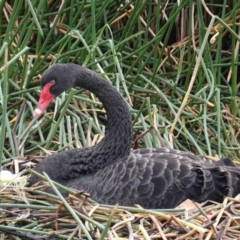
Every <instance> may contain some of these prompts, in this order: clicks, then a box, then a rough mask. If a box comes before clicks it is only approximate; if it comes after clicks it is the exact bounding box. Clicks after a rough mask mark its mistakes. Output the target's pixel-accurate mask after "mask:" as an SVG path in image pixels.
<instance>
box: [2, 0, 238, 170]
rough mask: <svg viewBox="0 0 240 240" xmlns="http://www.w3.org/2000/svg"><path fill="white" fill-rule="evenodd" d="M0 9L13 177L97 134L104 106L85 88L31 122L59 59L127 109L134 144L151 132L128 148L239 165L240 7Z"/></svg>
mask: <svg viewBox="0 0 240 240" xmlns="http://www.w3.org/2000/svg"><path fill="white" fill-rule="evenodd" d="M0 12H1V15H0V73H1V79H0V130H1V137H0V161H1V160H2V163H3V164H5V166H11V167H12V168H15V170H16V168H18V169H20V170H21V169H23V168H24V167H25V165H24V161H25V160H26V159H29V158H30V159H32V158H34V157H35V156H40V155H41V156H43V155H46V154H48V153H49V151H59V150H63V149H71V148H75V147H86V146H91V145H94V144H96V143H97V142H99V141H100V140H101V138H102V137H103V136H104V132H105V124H106V121H107V119H106V115H105V112H104V109H103V108H102V104H101V103H99V102H98V99H96V98H95V96H93V95H92V94H91V93H89V92H88V91H85V90H83V89H78V90H70V91H68V92H66V93H64V94H62V95H61V96H60V97H58V98H57V99H56V100H55V102H54V103H53V104H52V105H51V107H50V108H49V109H48V110H47V113H46V114H45V115H44V116H43V117H42V118H40V119H34V118H33V117H32V112H33V110H34V108H35V106H36V103H37V100H38V96H39V90H40V88H39V86H40V79H41V73H43V71H44V70H45V69H47V68H48V67H49V66H50V65H51V64H54V63H57V62H58V63H67V62H74V63H77V64H80V65H84V66H87V67H88V68H90V69H92V70H94V71H97V72H99V73H100V74H102V75H103V76H104V77H105V78H106V80H107V81H110V82H112V84H113V85H114V86H115V87H116V88H117V89H118V91H119V92H120V93H121V94H122V95H123V96H124V98H125V99H126V101H127V102H128V103H129V108H130V110H131V113H132V119H133V126H134V138H137V136H139V135H141V134H142V133H144V132H146V131H148V130H149V129H150V131H148V132H147V133H146V134H145V135H144V134H143V136H142V137H141V138H140V140H139V142H138V144H135V147H136V146H137V145H139V147H161V146H166V147H172V148H175V149H180V150H187V151H191V152H193V153H195V154H201V155H204V156H207V157H208V158H210V159H218V158H219V157H222V156H228V157H231V158H232V159H234V160H238V159H239V156H240V137H239V134H240V118H239V117H240V110H239V92H238V89H239V80H238V78H239V75H238V73H239V64H240V63H239V40H240V37H239V33H240V28H239V27H240V1H238V0H231V1H230V0H221V1H212V0H208V1H204V0H201V1H193V0H175V1H172V0H169V1H160V0H159V1H146V0H145V1H144V0H142V1H140V0H129V1H127V0H126V1H119V0H114V1H113V0H105V1H103V0H93V1H88V0H69V1H53V0H49V1H45V0H44V1H38V0H18V1H14V0H13V1H10V0H9V1H6V0H2V1H0ZM151 126H153V127H151ZM154 129H155V130H154ZM156 130H157V131H159V134H160V136H161V137H160V138H159V136H158V134H156ZM133 147H134V144H133ZM13 160H14V161H13ZM13 163H14V164H13ZM18 169H17V171H18Z"/></svg>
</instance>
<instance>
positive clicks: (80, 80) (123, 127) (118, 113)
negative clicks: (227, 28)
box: [71, 64, 132, 172]
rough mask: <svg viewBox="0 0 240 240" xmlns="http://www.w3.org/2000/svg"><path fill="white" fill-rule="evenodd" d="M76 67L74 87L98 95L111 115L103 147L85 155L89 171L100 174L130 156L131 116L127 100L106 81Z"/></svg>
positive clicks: (86, 150)
mask: <svg viewBox="0 0 240 240" xmlns="http://www.w3.org/2000/svg"><path fill="white" fill-rule="evenodd" d="M72 68H73V70H74V75H75V76H74V77H75V81H74V85H75V86H78V87H81V88H85V89H87V90H89V91H90V92H92V93H94V94H95V95H96V96H97V97H98V98H99V100H100V101H101V102H102V104H103V107H104V108H105V110H106V114H107V120H108V123H107V132H106V135H105V137H104V138H103V140H102V141H101V142H100V143H99V144H97V145H95V146H94V147H91V148H87V149H85V154H84V156H83V160H84V162H85V161H86V163H85V164H86V165H88V166H89V168H90V169H89V171H90V172H91V171H96V169H100V168H102V167H105V166H106V165H109V164H110V163H112V162H115V161H116V160H118V159H120V158H123V157H125V156H127V155H129V153H130V149H131V141H132V120H131V115H130V112H129V109H128V106H127V103H126V102H125V100H124V99H123V98H122V96H121V95H120V94H119V93H118V91H117V90H116V89H115V88H114V87H112V85H111V84H110V83H108V82H107V81H106V80H105V79H104V78H102V77H100V76H99V75H97V74H96V73H94V72H92V71H90V70H88V69H86V68H83V67H81V66H78V65H74V64H71V69H72ZM83 69H84V70H83ZM81 150H83V149H81ZM81 152H82V151H81ZM81 156H82V155H81ZM86 165H85V167H86ZM91 169H92V170H91Z"/></svg>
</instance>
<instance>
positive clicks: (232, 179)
mask: <svg viewBox="0 0 240 240" xmlns="http://www.w3.org/2000/svg"><path fill="white" fill-rule="evenodd" d="M194 172H195V173H196V178H195V181H194V183H193V184H192V185H191V186H190V187H189V188H186V189H185V194H186V196H187V197H188V198H189V199H192V200H194V201H196V202H204V201H206V200H211V201H216V202H222V201H223V199H224V197H227V196H228V197H235V196H236V195H237V194H239V193H240V168H238V167H237V166H236V165H235V164H234V162H233V161H232V160H231V159H229V158H223V159H221V160H219V161H217V162H214V165H212V166H209V165H208V164H206V167H205V165H204V164H202V166H201V167H199V166H196V167H195V169H194Z"/></svg>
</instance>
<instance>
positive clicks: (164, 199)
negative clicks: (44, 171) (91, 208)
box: [71, 149, 240, 208]
mask: <svg viewBox="0 0 240 240" xmlns="http://www.w3.org/2000/svg"><path fill="white" fill-rule="evenodd" d="M239 176H240V170H239V169H238V168H236V167H235V166H234V164H233V163H232V161H231V160H229V159H224V160H221V161H218V162H217V163H216V164H215V163H210V162H205V161H204V160H203V159H202V158H201V157H198V156H195V155H193V154H191V153H187V152H180V151H176V150H169V149H139V150H135V151H133V152H132V153H131V154H130V155H129V156H128V157H126V158H124V159H122V160H121V161H118V162H116V163H114V164H112V165H110V166H108V167H106V168H104V169H102V170H100V171H99V172H97V173H96V174H94V175H90V176H85V177H84V178H81V180H80V179H76V180H75V181H72V182H71V187H75V188H78V189H80V188H81V189H82V188H84V189H85V190H87V191H88V192H90V193H91V195H92V197H93V199H95V200H96V201H98V202H99V203H105V204H116V203H119V204H121V205H133V204H140V205H142V206H143V207H147V208H170V207H176V206H177V205H179V204H180V203H181V202H182V201H184V200H185V199H187V198H190V199H192V200H195V201H197V202H203V201H205V200H208V199H209V200H214V201H220V202H221V201H222V200H223V198H224V196H233V195H234V194H236V193H238V192H239V190H240V189H238V188H237V185H239V184H238V183H239ZM80 182H81V183H80ZM80 185H81V186H80Z"/></svg>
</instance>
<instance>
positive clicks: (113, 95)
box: [30, 64, 240, 208]
mask: <svg viewBox="0 0 240 240" xmlns="http://www.w3.org/2000/svg"><path fill="white" fill-rule="evenodd" d="M71 87H82V88H85V89H88V90H89V91H91V92H92V93H94V94H95V95H96V96H97V97H98V98H99V100H100V101H101V102H102V103H103V106H104V108H105V110H106V113H107V118H108V124H107V133H106V136H105V138H104V139H103V140H102V141H101V142H100V143H99V144H97V145H95V146H93V147H89V148H83V149H73V150H69V151H63V152H60V153H57V154H53V155H50V156H48V157H46V159H45V160H43V161H42V162H41V163H39V164H38V165H37V166H36V168H35V170H36V171H37V172H40V173H42V172H46V173H47V174H48V175H49V176H50V177H51V179H52V180H55V181H56V182H59V183H61V184H63V185H65V186H67V187H72V188H75V189H78V190H86V191H87V192H88V193H90V194H91V196H92V198H93V199H94V200H96V201H97V202H98V203H103V204H116V203H119V204H121V205H125V206H131V205H134V204H140V205H141V206H143V207H145V208H172V207H176V206H178V205H179V204H180V203H181V202H183V201H184V200H185V199H187V198H189V199H192V200H194V201H197V202H203V201H206V200H213V201H217V202H222V201H223V199H224V197H225V196H236V195H237V194H238V193H240V181H239V179H240V169H238V168H237V167H236V166H235V164H234V163H233V162H232V161H231V160H230V159H228V158H225V159H221V160H219V161H217V162H213V163H211V162H207V161H204V160H203V159H202V158H201V157H199V156H195V155H193V154H191V153H189V152H182V151H177V150H173V149H166V148H158V149H155V148H151V149H150V148H145V149H137V150H134V151H131V149H130V148H131V142H132V121H131V116H130V112H129V109H128V106H127V104H126V102H125V100H124V99H123V98H122V96H121V95H120V94H119V93H118V92H117V90H116V89H115V88H114V87H113V86H111V84H110V83H108V82H107V81H106V80H105V79H104V78H102V77H101V76H99V75H98V74H96V73H95V72H93V71H91V70H89V69H87V68H84V67H82V66H79V65H76V64H55V65H53V66H52V67H50V68H49V69H48V70H46V71H45V72H44V73H43V75H42V80H41V95H40V99H39V102H38V105H37V108H36V110H35V111H34V116H35V117H38V116H40V115H41V114H42V113H43V112H44V110H45V109H46V108H47V106H48V105H49V104H50V102H51V101H52V100H53V99H54V98H55V97H57V96H58V95H59V94H61V93H62V92H64V91H65V90H67V89H69V88H71ZM37 181H39V179H38V178H37V177H36V176H34V175H33V176H31V178H30V185H32V184H33V183H36V182H37Z"/></svg>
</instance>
